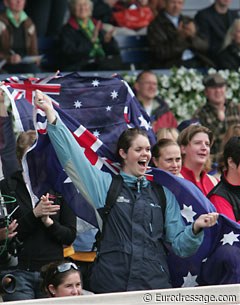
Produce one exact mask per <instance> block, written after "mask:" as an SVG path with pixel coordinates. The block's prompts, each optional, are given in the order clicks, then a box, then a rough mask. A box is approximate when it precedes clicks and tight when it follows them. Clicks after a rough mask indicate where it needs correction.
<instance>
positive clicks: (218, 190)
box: [208, 137, 240, 223]
mask: <svg viewBox="0 0 240 305" xmlns="http://www.w3.org/2000/svg"><path fill="white" fill-rule="evenodd" d="M223 160H224V167H225V170H224V171H223V173H222V176H221V180H220V182H219V183H218V184H217V185H216V186H215V187H214V188H213V189H212V190H211V192H210V193H209V194H208V198H209V199H210V201H211V202H212V203H213V204H214V206H215V207H216V210H217V211H218V212H219V213H222V214H224V215H226V216H228V217H229V218H230V219H232V220H233V221H237V222H238V223H240V197H239V190H240V168H239V164H240V137H232V138H230V139H229V141H228V142H227V143H226V145H225V147H224V151H223Z"/></svg>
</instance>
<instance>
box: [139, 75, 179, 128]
mask: <svg viewBox="0 0 240 305" xmlns="http://www.w3.org/2000/svg"><path fill="white" fill-rule="evenodd" d="M134 89H135V94H136V97H137V99H138V100H139V102H140V103H141V104H142V106H143V107H144V109H145V111H146V112H147V114H148V115H149V116H150V118H151V119H152V127H153V130H154V132H157V131H158V130H159V129H160V128H163V127H175V128H176V127H177V120H176V118H175V117H174V114H173V113H172V112H171V111H170V109H169V107H168V105H167V103H166V102H165V101H163V100H162V99H161V98H160V97H159V96H157V94H158V80H157V76H156V74H155V73H153V72H152V71H150V70H145V71H142V72H140V73H139V74H138V76H137V79H136V82H135V84H134Z"/></svg>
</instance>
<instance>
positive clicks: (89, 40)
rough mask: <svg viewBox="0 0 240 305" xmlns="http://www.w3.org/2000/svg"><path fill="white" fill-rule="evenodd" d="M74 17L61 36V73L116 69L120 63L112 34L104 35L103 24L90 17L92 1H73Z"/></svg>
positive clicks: (106, 33) (63, 29)
mask: <svg viewBox="0 0 240 305" xmlns="http://www.w3.org/2000/svg"><path fill="white" fill-rule="evenodd" d="M69 5H70V12H71V17H70V19H69V20H68V23H67V24H66V25H64V27H63V28H62V31H61V34H60V46H59V47H60V57H61V58H62V60H61V62H62V70H64V71H75V70H79V71H81V70H101V69H102V70H113V69H120V67H121V62H120V57H119V50H118V46H117V43H116V42H115V40H114V39H113V37H112V34H113V31H112V30H111V31H110V32H104V31H103V29H102V23H101V22H100V21H96V20H94V19H92V18H91V15H92V8H93V4H92V2H91V1H90V0H70V1H69Z"/></svg>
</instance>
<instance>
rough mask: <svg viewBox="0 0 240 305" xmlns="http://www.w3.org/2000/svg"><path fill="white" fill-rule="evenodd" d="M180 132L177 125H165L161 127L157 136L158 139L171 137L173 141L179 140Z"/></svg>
mask: <svg viewBox="0 0 240 305" xmlns="http://www.w3.org/2000/svg"><path fill="white" fill-rule="evenodd" d="M178 135H179V132H178V130H177V128H175V127H163V128H159V129H158V131H157V133H156V136H157V141H159V140H161V139H171V140H173V141H177V138H178Z"/></svg>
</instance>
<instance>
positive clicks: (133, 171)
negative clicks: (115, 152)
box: [119, 135, 151, 177]
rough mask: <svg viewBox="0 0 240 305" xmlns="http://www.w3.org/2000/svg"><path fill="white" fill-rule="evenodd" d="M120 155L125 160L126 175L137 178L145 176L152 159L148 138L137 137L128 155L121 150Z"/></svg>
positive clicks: (124, 169)
mask: <svg viewBox="0 0 240 305" xmlns="http://www.w3.org/2000/svg"><path fill="white" fill-rule="evenodd" d="M119 154H120V156H121V157H122V158H123V171H124V172H125V173H127V174H129V175H133V176H136V177H141V176H143V175H144V174H145V172H146V170H147V166H148V163H149V161H150V159H151V146H150V143H149V140H148V138H147V137H145V136H143V135H137V137H136V138H135V139H134V140H133V141H132V145H131V146H130V147H129V149H128V151H127V153H125V152H124V150H123V149H120V150H119Z"/></svg>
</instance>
